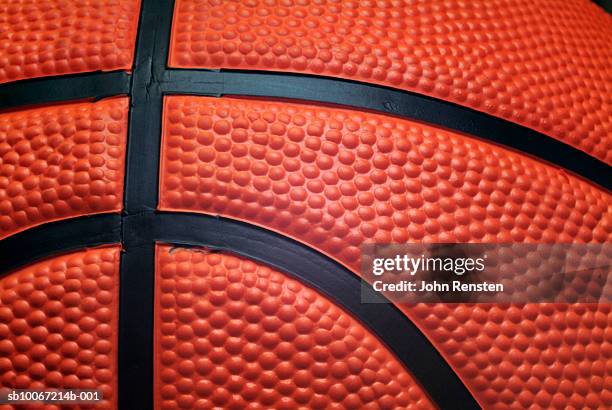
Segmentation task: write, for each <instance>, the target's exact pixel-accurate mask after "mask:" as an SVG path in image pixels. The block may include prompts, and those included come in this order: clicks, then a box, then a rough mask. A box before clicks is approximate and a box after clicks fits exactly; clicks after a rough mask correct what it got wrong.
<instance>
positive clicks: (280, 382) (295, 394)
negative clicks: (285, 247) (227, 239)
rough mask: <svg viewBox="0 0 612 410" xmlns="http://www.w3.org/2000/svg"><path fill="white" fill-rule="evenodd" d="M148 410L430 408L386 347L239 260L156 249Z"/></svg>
mask: <svg viewBox="0 0 612 410" xmlns="http://www.w3.org/2000/svg"><path fill="white" fill-rule="evenodd" d="M156 266H157V268H156V278H157V279H156V296H155V298H156V302H155V308H156V314H155V395H156V396H155V408H156V409H164V410H170V409H179V408H182V409H189V408H201V409H208V408H225V409H271V408H273V409H279V410H280V409H288V410H289V409H296V408H318V409H322V408H325V409H404V408H408V409H429V408H433V405H432V403H431V402H430V400H429V399H428V398H427V397H426V396H425V394H424V392H423V390H422V389H421V388H420V387H419V386H418V385H416V384H415V381H414V380H413V378H412V376H411V375H410V374H409V373H408V372H407V371H406V370H405V369H404V368H403V366H402V365H401V364H400V363H399V362H398V361H397V360H396V359H395V358H394V357H393V355H392V354H391V353H390V352H389V351H388V350H387V348H386V347H385V346H384V345H383V344H382V343H381V342H380V341H379V340H378V339H377V338H376V337H375V336H373V335H372V334H370V333H368V331H367V330H366V329H364V328H363V326H362V325H361V324H359V323H358V322H357V321H356V320H354V319H353V318H352V317H350V316H349V315H348V314H347V313H346V312H344V311H343V310H342V309H340V308H339V307H337V306H335V305H334V304H333V303H331V302H330V301H329V300H327V299H326V298H325V297H323V296H322V295H320V294H318V293H317V292H315V291H313V290H311V289H309V288H307V287H305V286H303V285H302V284H300V283H299V282H297V281H295V280H292V279H290V278H288V277H287V276H285V275H284V274H282V273H279V272H277V271H274V270H272V269H270V268H267V267H265V266H262V265H258V264H256V263H254V262H251V261H249V260H246V259H242V258H238V257H235V256H230V255H225V254H218V253H217V254H207V253H206V252H205V251H203V250H195V249H185V248H183V249H181V248H171V247H169V246H158V247H157V262H156Z"/></svg>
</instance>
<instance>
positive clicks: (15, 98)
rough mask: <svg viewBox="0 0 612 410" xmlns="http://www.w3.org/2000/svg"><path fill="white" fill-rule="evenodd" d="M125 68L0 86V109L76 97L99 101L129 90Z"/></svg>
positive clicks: (64, 100)
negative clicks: (123, 69)
mask: <svg viewBox="0 0 612 410" xmlns="http://www.w3.org/2000/svg"><path fill="white" fill-rule="evenodd" d="M129 85H130V74H129V73H127V72H125V71H112V72H98V73H83V74H70V75H64V76H56V77H44V78H35V79H31V80H22V81H17V82H14V83H7V84H2V85H0V110H6V109H9V108H19V107H27V106H38V105H43V104H53V103H61V102H70V101H78V100H94V101H97V100H101V99H102V98H107V97H112V96H115V95H125V94H127V93H128V92H129Z"/></svg>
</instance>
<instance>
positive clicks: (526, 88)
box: [0, 0, 612, 410]
mask: <svg viewBox="0 0 612 410" xmlns="http://www.w3.org/2000/svg"><path fill="white" fill-rule="evenodd" d="M611 38H612V17H611V16H610V15H609V14H607V13H606V12H604V11H602V10H601V9H600V8H599V7H597V6H596V5H594V4H593V3H592V2H590V1H587V0H567V1H561V0H559V1H548V0H499V1H491V0H474V1H463V2H462V1H446V0H444V1H426V0H414V1H412V0H411V1H408V0H393V1H369V0H365V1H354V0H328V1H320V0H227V1H226V0H174V1H171V0H65V1H60V0H41V1H31V0H0V388H15V389H39V388H40V389H42V388H61V389H67V388H81V389H101V390H102V392H103V393H104V396H105V398H104V400H103V402H102V403H100V404H97V405H87V404H77V405H75V404H69V405H59V404H28V405H15V406H12V405H2V404H0V410H4V409H7V410H8V409H20V408H25V409H37V408H45V409H47V408H48V409H59V408H70V409H72V408H96V409H120V410H131V409H132V408H143V409H149V408H154V409H158V410H162V409H163V410H165V409H190V408H195V409H209V408H236V409H238V408H252V409H268V408H275V409H297V408H330V409H353V408H354V409H361V408H372V409H395V408H414V409H419V408H423V409H425V408H426V409H430V408H436V407H439V403H438V401H440V400H439V399H440V395H439V394H440V393H439V392H435V389H434V388H432V383H433V384H435V383H438V384H441V385H444V384H445V383H447V382H449V383H448V385H450V384H452V383H457V385H458V386H459V387H460V389H462V390H461V391H462V392H463V391H464V393H465V394H464V397H466V398H468V399H470V400H472V402H470V403H467V404H466V403H460V402H456V403H453V404H455V405H456V407H457V408H462V407H464V405H465V406H466V407H470V404H471V407H470V408H473V407H475V406H476V407H477V406H480V407H482V408H484V409H494V410H497V409H524V408H546V409H548V408H555V409H565V408H576V409H582V408H596V409H605V408H612V376H611V375H612V330H611V329H612V311H611V306H610V304H609V303H599V304H587V303H575V304H569V303H564V304H562V303H522V304H501V303H474V304H465V303H463V304H460V303H453V304H450V303H447V304H444V303H435V304H434V303H432V304H425V303H420V304H412V305H405V304H401V303H399V302H398V303H396V304H395V305H389V306H385V308H389V309H392V312H393V313H394V314H397V315H398V317H399V318H400V319H402V320H405V322H404V323H403V324H404V325H410V326H412V327H410V329H413V330H411V332H414V333H410V332H405V333H403V334H404V335H405V334H410V335H413V336H419V337H421V338H422V339H423V343H425V344H426V347H427V348H428V349H431V352H427V354H433V356H434V358H435V359H436V360H439V361H440V363H442V364H443V365H444V366H443V369H442V370H440V369H438V370H436V371H441V372H442V373H441V374H440V373H435V372H434V371H432V375H427V374H425V375H424V374H423V372H422V371H419V369H421V370H422V368H418V369H417V367H418V366H420V365H418V364H415V363H411V360H412V361H413V362H416V361H417V360H414V359H415V358H414V356H413V357H412V359H411V358H410V357H409V356H407V355H405V354H403V353H400V350H401V349H398V342H397V340H395V339H394V337H393V335H391V336H390V335H389V334H387V333H385V332H381V331H380V327H379V328H376V326H375V325H373V324H372V318H366V316H367V313H363V312H365V310H364V311H357V310H355V308H354V307H353V308H351V307H350V305H349V304H347V303H345V300H342V297H344V296H340V295H334V294H332V293H333V292H329V291H328V290H325V289H324V288H325V287H324V286H320V285H321V282H323V281H326V280H327V279H329V277H328V276H325V275H327V274H328V273H325V274H324V273H321V274H320V275H319V276H317V272H313V278H314V279H308V278H305V277H303V275H300V274H299V273H297V272H291V269H290V268H286V269H285V268H283V269H281V268H275V267H273V266H276V267H278V266H281V265H282V264H275V263H274V262H273V261H272V258H271V256H269V255H268V254H269V253H272V252H275V251H279V250H280V249H279V248H276V249H274V248H271V249H268V248H267V246H268V244H266V243H256V244H253V242H256V241H257V240H256V239H253V238H250V237H248V236H247V235H246V234H244V232H251V233H253V234H254V235H257V234H262V235H263V233H265V234H266V235H269V236H268V237H269V238H276V240H278V241H279V242H278V243H282V244H283V245H282V246H286V247H287V248H290V247H295V248H297V249H300V250H301V251H302V252H304V255H316V256H317V257H319V258H321V259H320V260H322V261H326V262H329V263H330V264H331V265H333V266H334V269H336V270H337V273H339V274H346V275H347V277H348V278H349V279H354V278H358V277H359V275H360V274H361V273H360V268H361V267H360V258H361V254H360V252H361V251H360V247H361V245H363V244H366V243H376V244H384V243H393V244H414V243H426V244H431V243H487V244H519V243H529V244H609V243H610V242H611V241H612V198H611V192H610V190H609V184H606V181H605V179H606V177H605V175H602V176H601V179H599V180H596V179H597V178H596V177H597V175H593V173H591V174H588V173H587V172H586V171H584V169H585V168H584V167H582V168H580V167H573V165H574V164H573V163H572V161H575V160H576V161H584V163H585V164H595V166H594V167H593V168H594V169H597V170H600V169H603V170H605V171H608V172H609V165H610V164H612V138H611V136H612V120H611V119H612V43H611V42H610V39H611ZM109 71H117V72H118V73H119V74H117V75H116V78H121V79H122V81H124V83H122V84H120V85H119V86H117V87H113V86H114V85H116V84H115V83H113V82H114V81H118V80H116V78H115V74H111V75H101V74H100V72H109ZM261 71H265V72H266V74H265V75H263V74H261ZM255 74H257V75H255ZM249 75H251V77H250V78H251V79H252V80H249ZM59 77H61V78H59ZM322 77H325V78H326V80H325V81H321V78H322ZM289 78H291V79H295V78H298V79H299V81H296V82H294V83H292V84H301V85H302V86H303V87H304V88H305V89H304V90H299V92H295V90H294V91H292V90H291V85H289V86H285V87H283V86H282V85H285V84H283V81H284V80H285V79H289ZM32 79H35V80H36V81H27V80H32ZM233 79H238V80H235V81H237V84H227V82H228V81H232V80H233ZM256 79H260V80H261V79H267V80H265V81H268V82H267V83H266V84H259V83H257V80H256ZM22 80H26V81H22ZM73 80H74V81H75V83H74V87H71V84H70V83H71V81H73ZM249 81H250V82H249ZM261 81H263V80H261ZM275 82H277V83H275ZM309 82H312V84H313V86H312V88H309V87H308V84H309ZM41 84H43V86H42V87H41V88H39V86H40V85H41ZM326 84H329V85H330V86H333V90H338V93H339V96H338V98H337V99H336V100H333V101H330V100H326V98H329V97H325V96H313V95H314V94H313V93H315V91H313V90H317V89H318V88H317V87H321V86H322V85H323V86H324V85H326ZM366 85H367V87H366ZM107 86H108V87H109V89H112V91H109V92H108V93H104V91H103V90H104V88H105V87H107ZM226 86H227V87H226ZM62 88H66V89H62ZM101 89H102V91H100V90H101ZM389 89H392V90H394V91H389ZM40 90H49V93H50V94H53V95H49V96H47V95H45V93H43V92H40ZM228 90H232V91H231V93H235V95H234V94H232V95H229V93H230V91H228ZM404 91H405V92H404ZM292 92H293V94H292ZM300 92H303V94H302V95H301V96H300ZM329 92H330V93H331V92H333V91H329ZM100 93H101V94H100ZM187 93H189V94H190V95H186V94H187ZM285 93H286V94H287V95H284V94H285ZM356 93H363V95H366V96H367V97H368V98H371V99H373V100H376V101H375V102H376V104H372V105H371V106H367V107H366V106H363V104H364V103H363V102H361V103H355V102H353V101H351V100H350V97H351V95H352V96H355V95H356ZM390 95H392V96H393V97H392V98H391V97H389V96H390ZM109 96H110V97H109ZM304 96H309V97H304ZM5 97H6V98H5ZM13 97H15V98H13ZM304 98H312V100H305V99H304ZM342 98H345V99H346V101H345V103H346V106H337V105H334V104H333V103H338V102H342ZM385 98H389V99H390V100H393V99H398V101H399V100H401V99H402V98H405V101H404V100H402V101H399V102H400V103H401V104H399V106H402V107H403V106H411V104H413V103H414V104H415V105H414V107H416V108H415V109H414V112H413V114H408V113H407V112H409V111H410V110H407V112H403V111H402V110H399V109H396V108H397V107H395V105H394V103H397V101H387V100H384V99H385ZM315 100H316V101H315ZM379 100H380V101H379ZM361 101H363V100H361ZM424 101H428V102H431V101H435V102H436V104H439V105H437V106H438V107H444V110H448V111H444V112H450V113H455V114H457V115H458V118H459V119H461V118H463V117H461V115H462V113H464V114H465V113H471V114H474V113H476V114H478V116H476V117H469V118H477V119H478V118H480V120H482V121H483V122H486V121H485V119H486V120H490V122H489V123H487V124H486V125H483V126H482V127H480V128H479V125H480V124H475V125H474V126H473V127H464V128H462V127H461V125H457V124H458V122H457V121H451V120H446V119H444V118H438V119H439V120H440V121H439V122H436V124H438V125H435V124H431V123H425V122H423V121H425V120H427V118H430V119H428V120H427V121H433V120H431V118H432V117H431V116H429V117H427V116H422V117H419V116H418V115H420V114H419V112H418V111H419V110H420V109H422V110H430V109H432V108H431V107H435V106H436V105H435V104H433V105H427V104H423V105H419V104H420V103H422V102H424ZM360 104H362V106H361V107H360V106H359V105H360ZM402 104H403V105H402ZM349 107H351V108H349ZM376 107H378V108H376ZM394 107H395V108H394ZM411 107H412V106H411ZM414 107H412V108H414ZM421 107H424V108H421ZM428 107H429V108H428ZM368 108H376V109H377V110H380V111H376V112H375V111H370V110H368ZM400 113H402V115H399V114H400ZM413 115H414V117H412V116H413ZM433 115H438V116H439V117H444V115H442V114H439V113H433ZM500 120H502V121H500ZM465 121H467V122H470V121H472V120H471V119H467V120H465ZM474 121H476V120H474ZM459 122H460V121H459ZM491 124H494V126H491ZM495 126H499V127H500V129H499V130H496V129H495ZM503 127H506V128H504V129H503V130H502V129H501V128H503ZM466 129H470V130H472V131H466ZM482 130H485V131H482ZM508 130H510V135H509V137H510V138H506V137H508V135H506V134H504V133H508V132H509V131H508ZM533 130H535V131H537V132H536V133H534V132H533ZM489 131H490V132H489ZM498 131H499V132H498ZM487 133H488V134H487ZM502 134H504V135H505V136H504V137H500V135H502ZM538 138H539V139H540V140H537V139H538ZM495 141H497V142H498V143H496V142H495ZM504 141H505V142H504ZM513 141H523V142H524V141H528V143H527V144H522V145H521V144H515V145H513V144H514V142H513ZM542 141H544V142H548V143H549V144H548V145H547V144H546V143H542ZM502 142H503V143H504V144H506V145H500V144H501V143H502ZM530 143H531V144H532V145H533V146H538V147H540V148H538V149H533V151H530V147H529V144H530ZM550 143H553V144H552V145H551V144H550ZM540 144H541V145H540ZM512 147H514V148H512ZM541 147H552V148H553V149H551V152H553V154H551V155H550V156H548V157H546V159H547V160H548V161H551V162H546V161H545V160H544V158H545V153H543V151H542V150H543V149H545V148H541ZM518 148H520V150H519V149H518ZM556 153H559V155H557V156H558V158H556V157H554V155H556ZM563 154H568V157H567V158H564V157H563ZM538 156H539V157H538ZM589 161H592V162H589ZM553 163H554V164H553ZM598 166H601V167H603V168H598ZM606 166H608V168H606ZM580 169H582V170H583V172H582V173H581V172H580ZM587 174H588V175H587ZM589 178H590V180H589ZM100 221H101V222H102V223H100ZM186 221H187V222H189V223H190V224H191V225H189V224H187V223H186ZM55 222H57V223H55ZM174 222H177V226H181V227H182V226H189V229H186V230H185V232H178V229H177V228H176V227H174V226H173V225H172V224H173V223H174ZM179 222H180V223H183V224H184V225H181V224H179ZM215 224H216V225H215ZM102 225H104V228H100V226H102ZM211 226H218V227H219V226H223V227H226V228H224V229H227V231H228V232H229V233H227V232H225V233H224V234H219V233H216V231H215V232H213V231H211V232H209V231H206V232H205V233H206V235H203V234H202V232H201V230H202V229H203V227H204V228H208V229H210V227H211ZM92 227H93V228H92ZM94 228H95V229H94ZM62 229H65V231H63V235H64V236H62V232H59V230H62ZM232 229H233V230H234V231H232ZM240 229H244V231H241V230H240ZM92 230H95V232H92ZM66 232H78V234H75V235H74V236H75V237H76V236H78V238H74V239H75V241H72V240H68V239H67V235H66ZM83 232H87V234H84V233H83ZM215 235H217V236H215ZM223 235H226V236H225V237H224V236H223ZM240 235H245V236H244V237H242V236H240ZM33 238H34V239H36V240H33ZM211 238H212V239H211ZM236 238H238V239H237V241H236V242H232V240H236ZM70 239H73V238H70ZM37 241H39V242H37ZM206 241H209V242H210V243H209V242H206ZM64 242H65V243H64ZM230 243H232V244H234V245H232V246H236V247H238V246H242V245H238V243H243V244H246V245H245V247H246V248H248V246H259V247H260V248H261V249H263V250H264V252H263V256H261V255H260V256H257V257H256V256H253V255H250V254H249V252H247V251H244V250H243V249H240V250H239V249H233V248H232V246H230V245H228V244H230ZM75 244H76V245H75ZM291 249H294V248H291ZM266 252H267V253H266ZM309 252H310V253H309ZM279 253H282V252H279ZM283 254H284V255H286V254H290V253H283ZM241 255H242V256H241ZM268 257H269V258H271V259H270V260H266V258H268ZM292 263H296V262H295V261H292ZM290 265H291V263H288V264H287V266H290ZM354 275H356V276H354ZM356 283H359V282H358V280H355V281H354V282H350V283H348V284H347V286H357V285H355V284H356ZM608 286H609V285H608ZM372 309H374V310H376V309H378V308H376V307H374V308H372ZM380 309H381V310H380V311H383V310H382V308H380ZM360 312H361V313H360ZM378 312H379V310H376V313H378ZM360 315H361V317H360ZM393 320H395V319H389V321H383V322H381V323H385V324H387V323H395V322H393ZM411 322H412V323H411ZM412 324H414V326H413V325H412ZM385 326H386V325H385ZM377 329H378V330H377ZM403 330H406V329H403V328H401V326H398V328H397V329H394V331H395V332H397V333H398V334H399V333H400V332H402V331H403ZM395 336H397V334H396V335H395ZM411 340H412V339H411ZM396 353H397V354H396ZM418 353H419V352H417V354H418ZM424 356H426V355H424ZM428 357H431V356H428ZM446 365H448V366H446ZM427 366H429V363H427ZM430 368H433V365H431V366H429V367H427V369H430ZM434 373H435V375H434ZM438 376H441V377H440V379H439V380H438V379H437V378H438ZM428 378H429V379H428ZM448 390H451V388H450V387H449V388H448ZM444 393H445V391H444ZM450 394H451V393H449V397H450ZM452 394H455V393H452ZM436 395H437V396H436ZM452 397H454V396H452Z"/></svg>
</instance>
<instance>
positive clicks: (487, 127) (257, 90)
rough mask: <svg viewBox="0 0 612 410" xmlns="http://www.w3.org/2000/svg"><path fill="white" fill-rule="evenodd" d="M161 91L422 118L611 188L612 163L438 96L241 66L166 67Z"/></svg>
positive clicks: (529, 129)
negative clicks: (297, 102)
mask: <svg viewBox="0 0 612 410" xmlns="http://www.w3.org/2000/svg"><path fill="white" fill-rule="evenodd" d="M161 87H162V91H163V93H164V94H189V95H203V96H216V97H219V96H224V95H225V96H231V95H235V96H250V97H262V98H263V97H268V98H278V99H290V100H300V101H304V102H308V101H314V102H319V103H326V104H334V105H341V106H347V107H353V108H358V109H366V110H372V111H376V112H381V113H386V114H391V115H394V116H398V117H401V118H407V119H412V120H417V121H421V122H424V123H427V124H433V125H435V126H439V127H442V128H444V129H447V130H450V131H457V132H460V133H463V134H467V135H468V136H472V137H477V138H480V139H482V140H485V141H486V142H492V143H494V144H500V145H503V146H504V147H507V148H510V149H512V150H517V151H519V152H521V153H523V154H527V155H529V156H532V157H535V158H536V159H539V160H544V161H546V162H548V163H550V164H552V165H553V166H556V167H560V168H561V169H560V171H562V172H563V171H570V172H571V173H574V174H576V175H577V176H578V177H582V178H583V179H586V180H588V181H590V182H593V183H595V184H598V185H600V186H601V187H603V188H605V189H607V190H608V191H611V190H612V178H611V177H610V175H611V174H610V166H609V165H607V164H606V163H604V162H603V161H600V160H599V159H597V158H595V157H592V156H590V155H589V154H587V153H585V152H583V151H581V150H579V149H577V148H574V147H572V146H571V145H568V144H566V143H564V142H562V141H559V140H557V139H555V138H552V137H549V136H547V135H545V134H542V133H540V132H538V131H535V130H533V129H531V128H528V127H525V126H522V125H519V124H516V123H513V122H511V121H507V120H504V119H501V118H498V117H495V116H492V115H490V114H486V113H484V112H480V111H477V110H474V109H472V108H468V107H464V106H461V105H458V104H455V103H451V102H448V101H444V100H439V99H437V98H433V97H428V96H425V95H421V94H417V93H413V92H409V91H403V90H398V89H393V88H389V87H384V86H380V85H374V84H365V83H361V82H357V81H351V80H343V79H338V78H330V77H323V76H315V75H307V74H290V73H277V72H264V71H240V70H216V71H213V70H183V69H172V70H166V71H165V72H164V80H163V82H162V83H161Z"/></svg>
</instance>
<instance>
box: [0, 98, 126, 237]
mask: <svg viewBox="0 0 612 410" xmlns="http://www.w3.org/2000/svg"><path fill="white" fill-rule="evenodd" d="M128 105H129V101H128V99H127V98H113V99H108V100H102V101H100V102H96V103H78V104H66V105H59V106H49V107H44V108H35V109H29V110H24V111H17V112H10V113H3V114H0V239H1V238H5V237H7V236H9V235H12V234H15V233H17V232H20V231H22V230H24V229H27V228H30V227H32V226H36V225H40V224H42V223H45V222H51V221H56V220H59V219H65V218H70V217H74V216H82V215H90V214H95V213H102V212H118V211H120V210H121V207H122V196H123V178H124V172H125V171H124V164H125V144H126V135H127V117H128Z"/></svg>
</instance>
